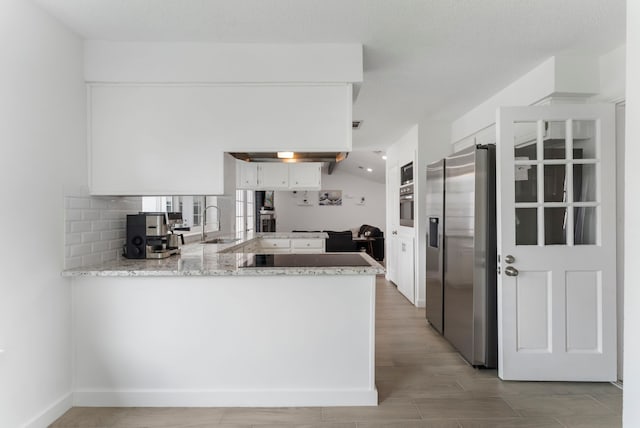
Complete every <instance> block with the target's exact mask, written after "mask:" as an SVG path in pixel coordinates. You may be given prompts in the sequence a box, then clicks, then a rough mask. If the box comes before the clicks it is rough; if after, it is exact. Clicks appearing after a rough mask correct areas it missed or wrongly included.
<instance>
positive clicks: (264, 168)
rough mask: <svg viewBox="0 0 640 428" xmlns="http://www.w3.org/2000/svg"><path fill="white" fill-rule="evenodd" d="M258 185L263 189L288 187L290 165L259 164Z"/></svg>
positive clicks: (278, 163)
mask: <svg viewBox="0 0 640 428" xmlns="http://www.w3.org/2000/svg"><path fill="white" fill-rule="evenodd" d="M258 186H259V187H260V188H261V189H265V190H273V189H287V188H288V187H289V165H288V164H286V163H280V162H277V163H266V162H265V163H261V164H260V165H259V166H258Z"/></svg>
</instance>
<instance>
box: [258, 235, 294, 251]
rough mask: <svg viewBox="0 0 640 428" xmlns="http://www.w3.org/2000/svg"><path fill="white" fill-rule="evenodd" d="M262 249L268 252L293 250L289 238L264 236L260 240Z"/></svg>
mask: <svg viewBox="0 0 640 428" xmlns="http://www.w3.org/2000/svg"><path fill="white" fill-rule="evenodd" d="M260 251H262V252H265V253H266V254H279V253H289V252H291V241H290V240H288V239H274V238H263V239H261V240H260Z"/></svg>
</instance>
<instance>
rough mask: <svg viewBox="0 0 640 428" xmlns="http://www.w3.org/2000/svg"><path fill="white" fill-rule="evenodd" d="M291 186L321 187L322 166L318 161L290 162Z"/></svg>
mask: <svg viewBox="0 0 640 428" xmlns="http://www.w3.org/2000/svg"><path fill="white" fill-rule="evenodd" d="M288 165H289V187H290V188H291V189H301V190H319V189H320V167H321V165H322V164H321V163H318V162H302V163H290V164H288Z"/></svg>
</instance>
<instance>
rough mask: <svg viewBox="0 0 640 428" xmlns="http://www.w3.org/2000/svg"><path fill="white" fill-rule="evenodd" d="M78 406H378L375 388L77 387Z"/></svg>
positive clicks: (74, 402) (74, 397) (75, 394)
mask: <svg viewBox="0 0 640 428" xmlns="http://www.w3.org/2000/svg"><path fill="white" fill-rule="evenodd" d="M73 405H74V406H90V407H93V406H95V407H314V406H323V407H324V406H377V405H378V391H377V389H374V390H320V391H318V390H315V391H309V390H227V391H224V390H220V391H211V390H204V391H201V390H142V391H139V390H124V391H95V390H77V391H75V392H74V393H73Z"/></svg>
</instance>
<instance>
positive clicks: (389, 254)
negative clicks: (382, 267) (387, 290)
mask: <svg viewBox="0 0 640 428" xmlns="http://www.w3.org/2000/svg"><path fill="white" fill-rule="evenodd" d="M385 243H386V245H387V248H386V257H385V259H386V261H387V279H388V280H389V281H391V282H393V283H394V284H396V285H398V282H399V281H398V261H399V260H400V257H399V255H398V248H399V244H398V237H397V236H390V237H389V238H387V239H385Z"/></svg>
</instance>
